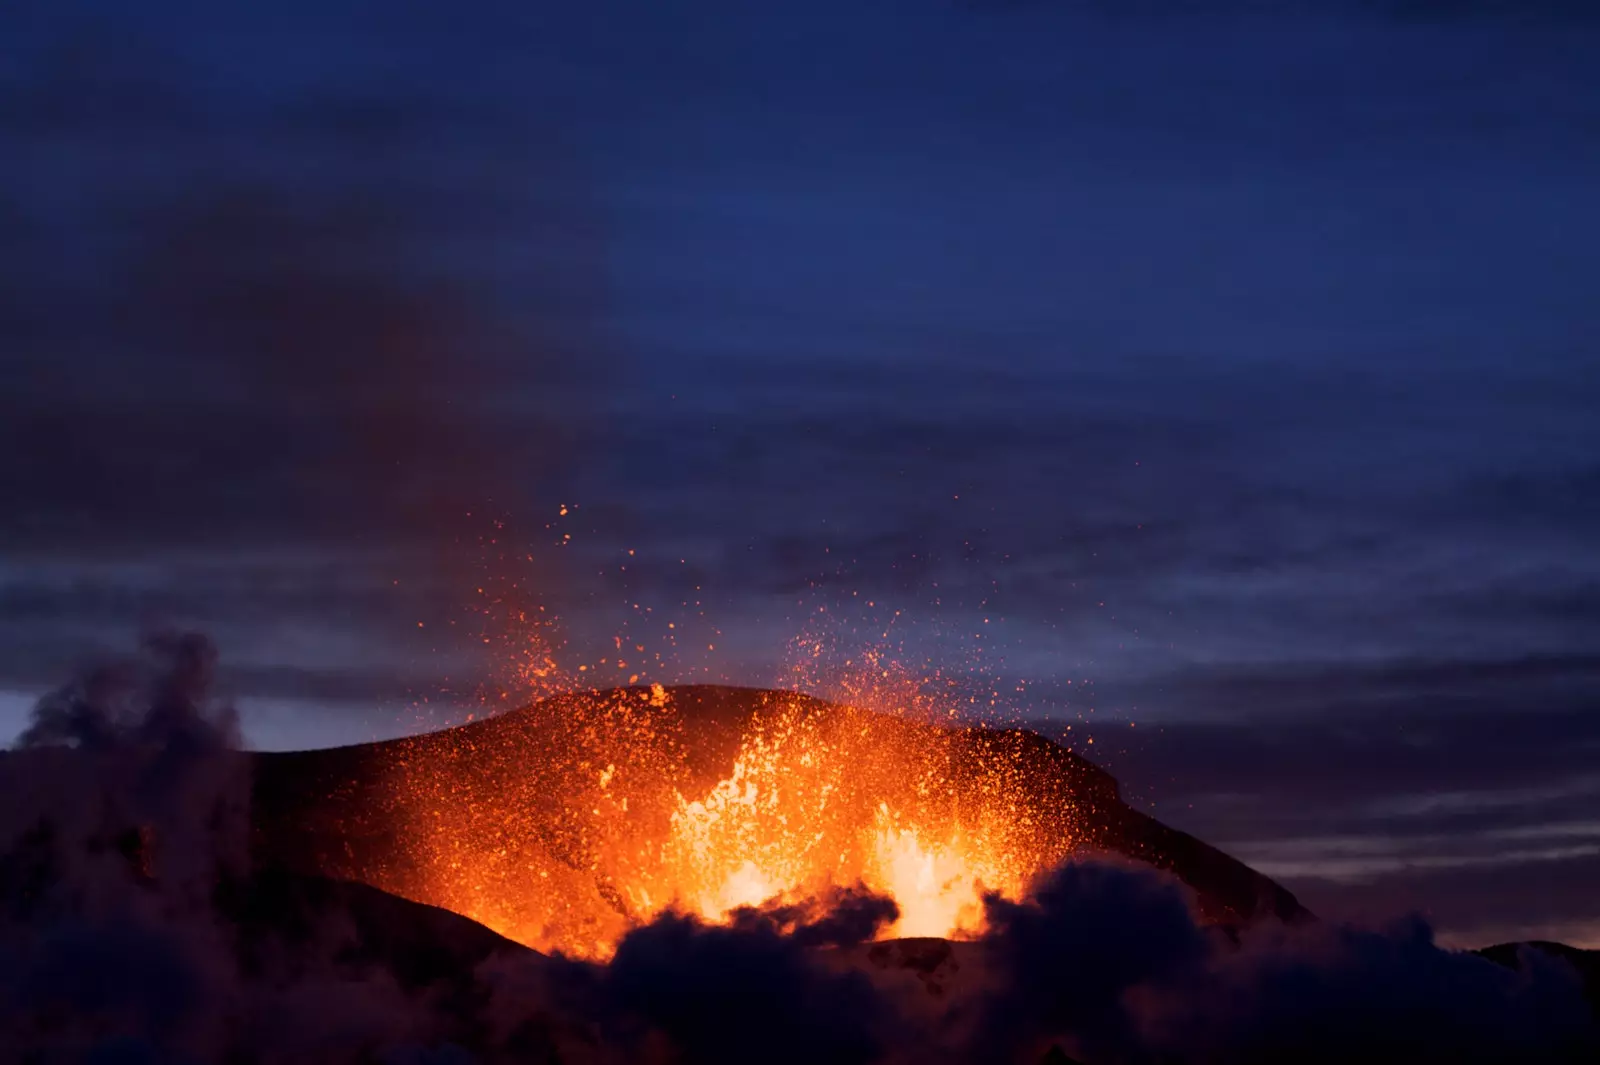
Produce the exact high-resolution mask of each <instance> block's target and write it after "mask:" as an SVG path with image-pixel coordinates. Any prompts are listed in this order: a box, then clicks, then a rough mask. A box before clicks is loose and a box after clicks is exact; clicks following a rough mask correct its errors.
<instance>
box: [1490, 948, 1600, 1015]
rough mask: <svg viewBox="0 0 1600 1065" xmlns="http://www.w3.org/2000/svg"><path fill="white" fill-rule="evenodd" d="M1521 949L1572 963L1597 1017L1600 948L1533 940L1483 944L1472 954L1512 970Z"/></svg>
mask: <svg viewBox="0 0 1600 1065" xmlns="http://www.w3.org/2000/svg"><path fill="white" fill-rule="evenodd" d="M1523 948H1531V949H1532V950H1536V951H1539V952H1540V953H1543V954H1548V955H1550V956H1551V957H1553V958H1560V959H1561V960H1562V961H1564V962H1566V963H1567V964H1568V965H1570V966H1572V968H1573V969H1574V970H1575V971H1576V972H1577V974H1578V975H1579V976H1580V977H1582V978H1583V990H1584V996H1585V997H1586V998H1587V999H1588V1000H1589V1008H1590V1009H1592V1010H1594V1011H1595V1016H1597V1017H1600V950H1583V949H1581V948H1579V947H1569V946H1567V945H1566V944H1565V943H1552V942H1550V941H1549V940H1545V939H1536V940H1533V941H1531V942H1528V943H1496V944H1495V945H1494V946H1492V947H1484V948H1483V949H1482V950H1478V951H1474V952H1473V953H1475V954H1481V955H1483V956H1484V957H1485V958H1488V959H1489V960H1490V961H1493V962H1498V963H1499V964H1501V965H1504V966H1506V967H1507V968H1508V969H1515V968H1517V967H1518V958H1517V955H1518V953H1519V952H1520V951H1521V950H1522V949H1523Z"/></svg>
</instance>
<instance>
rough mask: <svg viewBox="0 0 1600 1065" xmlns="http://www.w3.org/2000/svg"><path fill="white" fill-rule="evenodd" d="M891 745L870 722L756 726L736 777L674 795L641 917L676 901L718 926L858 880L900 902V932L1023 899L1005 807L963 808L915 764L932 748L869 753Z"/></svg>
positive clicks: (923, 929)
mask: <svg viewBox="0 0 1600 1065" xmlns="http://www.w3.org/2000/svg"><path fill="white" fill-rule="evenodd" d="M882 740H883V737H880V736H877V735H875V733H874V730H873V729H872V728H870V727H869V726H868V725H867V723H866V722H858V723H856V726H855V727H850V728H839V729H834V730H832V734H831V735H829V734H827V733H825V732H824V729H823V727H822V723H821V722H820V721H819V720H818V719H817V718H816V717H814V716H813V717H808V716H806V715H805V714H803V713H802V712H801V711H800V710H799V709H798V708H790V709H788V710H787V711H785V712H783V713H781V714H780V716H779V718H778V720H777V722H776V723H775V724H774V725H772V726H768V727H757V728H756V729H755V730H754V731H753V732H752V733H751V734H749V735H747V736H746V737H745V739H744V742H743V744H742V745H741V748H740V751H739V754H738V756H737V758H736V759H735V761H734V766H733V772H732V773H731V774H730V775H729V776H728V777H726V778H724V779H723V780H721V781H719V782H718V783H717V784H716V785H715V786H714V787H713V788H712V789H711V790H710V791H709V792H708V793H707V794H706V795H705V796H703V797H702V798H698V799H694V800H692V801H690V800H686V799H684V798H683V796H681V795H680V796H678V797H677V809H676V810H675V811H674V813H673V814H672V817H671V822H670V835H669V837H668V840H667V842H666V844H665V845H664V846H663V848H662V852H661V855H662V860H661V864H660V867H659V869H658V870H656V871H655V876H654V878H653V885H652V886H653V890H651V889H647V890H642V891H640V892H639V893H637V894H635V895H633V896H632V897H633V899H634V901H635V902H636V904H637V906H638V908H639V910H640V912H641V913H644V914H647V915H648V914H652V913H654V912H657V911H658V910H659V909H660V908H661V905H662V904H663V903H668V902H677V903H679V904H682V905H685V906H687V907H688V908H689V909H691V910H692V911H694V912H697V913H698V914H700V915H701V916H703V917H705V918H706V919H708V920H712V921H719V920H724V919H726V918H727V917H728V915H729V914H730V913H731V912H732V911H733V910H735V909H738V908H739V907H742V906H755V905H759V904H761V903H765V902H768V901H770V900H773V899H779V900H783V901H798V900H799V899H802V898H806V897H811V896H816V895H820V894H822V893H824V892H826V891H827V890H828V889H829V888H834V887H847V886H850V885H852V884H860V885H863V886H865V887H866V888H868V889H869V890H871V891H873V892H875V893H878V894H884V895H889V896H891V897H892V898H894V900H895V902H896V904H897V905H898V906H899V907H900V911H901V916H900V920H899V921H898V923H897V924H896V925H895V926H894V928H893V930H892V931H893V933H894V934H896V935H903V936H953V935H957V934H960V933H963V932H968V931H973V930H975V928H976V925H977V922H978V919H979V917H980V916H981V912H982V907H981V899H982V895H983V893H984V891H985V890H990V891H1002V892H1010V893H1015V892H1016V891H1018V890H1019V889H1020V888H1021V887H1022V882H1023V880H1024V879H1025V876H1024V871H1023V870H1021V869H1019V868H1018V863H1016V862H1015V861H1014V860H1012V859H1011V857H1010V855H1009V852H1008V851H1007V850H1006V849H1005V847H1004V846H1003V844H1004V841H1005V837H1006V835H1007V832H1006V829H1005V827H1004V822H1003V821H1002V820H1000V819H999V818H998V817H994V816H992V815H994V814H996V813H1000V812H1001V811H996V810H992V809H986V808H985V806H984V805H983V804H978V805H976V806H973V807H971V808H969V809H965V810H963V809H961V808H960V807H959V806H958V805H957V804H956V803H955V802H954V797H955V796H954V790H953V789H952V788H950V787H949V786H948V785H949V782H948V780H947V779H945V778H946V776H947V774H940V773H938V772H937V771H936V770H937V768H938V767H937V766H935V765H932V764H930V763H929V761H928V760H927V759H926V758H918V757H917V755H918V754H919V753H923V754H925V753H927V752H917V751H915V750H892V751H887V752H885V751H869V750H865V749H863V748H865V747H866V746H867V745H868V744H871V743H881V742H882ZM885 754H887V755H888V756H889V757H887V758H885V757H884V755H885ZM873 755H876V757H875V758H874V757H873ZM941 792H943V794H940V793H941ZM874 796H881V797H880V798H879V799H878V801H877V802H876V803H875V804H874V803H873V802H872V798H873V797H874ZM891 800H893V803H894V805H891Z"/></svg>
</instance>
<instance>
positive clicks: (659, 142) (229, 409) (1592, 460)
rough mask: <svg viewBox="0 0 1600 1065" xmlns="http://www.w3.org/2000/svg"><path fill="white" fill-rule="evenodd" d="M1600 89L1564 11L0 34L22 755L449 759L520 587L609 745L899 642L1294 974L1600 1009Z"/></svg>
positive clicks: (1303, 6) (262, 12) (14, 724)
mask: <svg viewBox="0 0 1600 1065" xmlns="http://www.w3.org/2000/svg"><path fill="white" fill-rule="evenodd" d="M1592 11H1593V13H1591V12H1592ZM1596 55H1600V11H1595V10H1594V9H1593V8H1592V5H1590V4H1587V3H1580V2H1578V0H1571V2H1558V0H1522V2H1512V0H1505V2H1503V3H1495V2H1490V0H1481V2H1472V0H1460V2H1451V0H1299V2H1294V0H1286V2H1283V3H1266V2H1262V3H1247V2H1245V0H1239V2H1236V3H1230V2H1226V0H1218V2H1213V3H1205V2H1196V3H1182V2H1179V0H1134V2H1124V3H1111V2H1110V0H1106V2H1104V3H1076V4H1074V3H1069V2H1058V3H1052V2H1049V0H1035V2H1024V0H1009V2H1002V0H987V2H981V0H968V2H965V3H962V2H957V0H849V2H846V0H811V2H808V3H805V4H782V5H779V4H770V3H749V2H744V0H682V2H678V3H662V2H659V0H583V2H581V3H568V4H553V3H542V2H520V3H511V2H506V3H492V4H491V3H467V4H453V5H440V4H423V3H401V2H396V3H389V4H384V5H359V4H355V3H350V2H344V0H339V2H329V0H319V2H316V3H312V2H308V0H280V2H278V3H274V4H270V5H269V4H253V5H245V4H227V3H211V4H187V3H178V2H175V0H144V2H142V3H140V4H137V5H134V4H127V3H123V2H111V0H106V2H100V3H90V2H75V0H52V2H50V3H38V4H32V5H28V4H23V5H20V6H15V5H13V6H8V8H7V10H6V11H5V12H4V13H0V160H3V161H4V165H3V166H0V352H3V363H0V499H3V500H4V505H5V511H4V513H5V517H4V520H3V522H0V552H3V553H0V734H5V735H11V734H15V733H16V732H17V731H18V730H20V728H21V727H22V725H23V723H24V721H25V719H26V715H27V712H28V710H29V708H30V707H31V705H32V702H33V700H34V699H35V698H36V697H37V696H38V695H39V694H40V693H41V692H43V691H45V690H47V689H49V688H51V687H53V686H54V685H56V684H58V683H59V682H61V681H62V680H63V679H64V678H65V677H66V676H67V675H69V674H70V672H71V670H72V669H74V668H75V667H77V666H78V665H80V664H82V663H83V662H85V661H91V660H93V659H94V658H95V657H97V656H99V655H104V654H110V653H116V652H120V651H122V650H124V649H126V648H128V647H130V646H132V644H133V642H134V640H135V639H136V637H137V635H138V633H139V632H141V631H144V630H146V629H149V628H151V627H153V626H161V625H183V626H193V627H197V628H200V629H202V630H204V631H206V632H207V633H209V634H210V635H211V636H212V637H213V638H214V639H215V640H216V642H217V644H218V646H219V647H220V649H221V654H222V658H223V662H224V665H225V671H224V677H225V680H226V681H227V684H228V687H229V690H230V692H231V693H232V695H233V697H234V698H235V699H236V700H237V702H238V705H239V709H240V712H241V715H242V718H243V724H244V729H245V732H246V736H247V738H248V739H249V740H250V741H251V742H252V743H253V744H254V745H256V746H259V747H266V748H293V747H304V746H316V745H328V744H334V743H341V742H354V741H359V740H365V739H370V738H373V737H377V736H387V735H393V734H396V733H399V732H402V731H407V730H410V729H414V728H416V727H419V724H422V723H429V722H431V723H443V722H444V721H449V720H458V719H460V717H461V716H463V715H464V714H465V713H466V712H468V711H469V710H470V709H472V707H473V703H472V699H473V697H474V695H475V693H476V692H477V688H478V686H479V685H486V684H487V685H493V684H509V685H511V687H512V689H513V692H512V694H518V693H517V691H516V689H515V684H514V683H513V678H511V676H510V674H509V673H508V666H507V663H506V660H505V656H504V653H503V650H502V648H503V646H504V644H503V642H500V641H496V642H495V643H494V644H493V645H492V646H491V648H489V649H487V650H486V649H485V648H484V647H483V646H482V644H481V637H479V636H478V635H476V634H477V633H478V632H480V631H481V630H482V627H483V626H482V618H481V614H480V613H479V611H480V610H481V605H482V603H483V602H484V599H485V596H480V595H479V593H478V588H480V587H484V586H486V585H487V586H488V587H489V588H490V592H489V593H487V595H488V596H489V597H492V596H493V594H494V591H495V589H503V588H505V587H507V586H509V583H510V582H512V581H515V582H516V583H518V584H519V585H520V586H521V587H522V588H524V589H536V590H537V593H538V597H539V598H538V601H539V602H541V603H544V604H546V605H547V607H548V610H549V612H550V613H552V614H555V615H559V617H560V619H561V624H560V633H561V634H562V638H564V639H565V641H566V643H565V645H564V646H562V647H560V648H559V657H560V659H561V661H562V663H563V665H564V666H565V667H566V668H567V669H569V670H574V671H575V670H576V668H577V666H578V665H579V664H589V665H590V668H591V669H592V670H593V671H592V672H589V671H588V670H586V671H585V673H584V674H583V676H584V678H585V680H584V682H585V683H588V682H589V678H598V679H596V680H594V681H593V682H594V683H597V684H602V683H603V684H612V683H618V682H625V681H626V680H627V679H628V676H631V675H634V674H635V673H640V674H641V675H643V676H645V677H646V678H647V679H649V680H659V681H664V682H668V683H671V682H676V681H686V680H708V679H709V680H718V681H727V682H732V683H743V684H762V685H766V684H784V683H790V682H791V679H792V677H793V656H794V651H793V649H792V641H793V640H794V639H795V638H796V637H797V636H799V635H802V634H804V633H813V634H814V633H816V632H819V631H822V632H825V633H827V634H829V635H830V637H831V638H834V639H835V640H836V645H837V647H839V648H840V651H839V653H840V654H841V655H845V656H848V655H849V654H850V653H851V652H850V650H849V648H851V647H856V646H861V645H864V644H862V643H861V641H865V640H866V634H873V635H876V634H877V633H878V632H879V631H886V630H885V629H884V627H885V626H890V628H892V637H891V642H892V644H893V647H894V653H895V655H896V656H898V657H900V658H901V659H903V660H904V661H906V662H907V663H909V664H910V665H912V666H913V667H915V668H918V669H934V668H937V669H939V670H941V671H942V672H943V674H944V675H945V676H949V677H954V678H958V680H959V682H958V685H957V687H956V688H954V689H952V690H953V691H956V692H959V693H962V696H961V697H962V698H963V699H966V698H974V699H977V706H978V707H979V709H980V710H981V712H982V713H984V714H999V715H1001V716H1008V717H1010V718H1017V717H1022V718H1027V719H1031V720H1042V721H1044V722H1047V723H1048V727H1050V728H1054V729H1064V727H1065V726H1066V725H1067V724H1072V725H1073V731H1072V733H1071V734H1070V735H1071V739H1072V740H1073V742H1074V743H1075V744H1079V742H1080V741H1087V739H1089V738H1091V737H1092V738H1093V739H1094V741H1095V743H1094V745H1093V746H1092V747H1090V746H1088V745H1087V743H1086V742H1084V743H1082V744H1080V745H1079V747H1078V749H1080V750H1082V751H1084V752H1085V753H1087V754H1089V755H1090V757H1092V758H1094V759H1095V760H1097V761H1100V762H1102V763H1103V764H1105V765H1106V766H1107V767H1108V768H1110V769H1111V770H1112V771H1113V772H1114V773H1116V774H1117V775H1118V777H1119V778H1120V779H1121V780H1122V782H1123V786H1124V790H1125V793H1126V794H1127V795H1128V797H1129V798H1130V800H1131V801H1133V802H1134V803H1135V804H1136V805H1140V806H1147V804H1153V808H1152V809H1151V812H1153V813H1154V814H1155V815H1156V816H1158V817H1160V818H1162V819H1164V820H1166V821H1168V822H1170V823H1172V824H1174V825H1176V826H1178V827H1181V828H1184V829H1187V830H1189V831H1192V832H1194V833H1196V834H1197V835H1200V836H1201V837H1202V838H1204V839H1206V840H1208V841H1209V842H1212V843H1215V844H1217V845H1219V846H1222V847H1223V848H1225V849H1228V850H1229V851H1231V852H1232V853H1234V854H1236V855H1237V856H1239V857H1240V858H1242V859H1244V860H1246V861H1248V862H1250V863H1252V864H1253V865H1255V866H1256V867H1257V868H1259V869H1261V870H1262V871H1263V872H1266V873H1268V874H1270V875H1273V876H1275V877H1277V878H1279V879H1281V880H1282V881H1283V882H1284V883H1285V884H1286V885H1287V886H1289V887H1290V888H1291V889H1292V890H1295V891H1296V892H1297V893H1298V894H1299V895H1300V897H1301V898H1302V899H1303V900H1304V901H1305V902H1306V903H1307V904H1308V905H1309V906H1311V907H1312V908H1313V909H1314V910H1316V911H1318V912H1319V913H1324V914H1327V915H1330V916H1341V917H1345V916H1347V917H1353V918H1357V919H1362V920H1379V919H1383V918H1386V917H1389V916H1392V915H1395V914H1398V913H1400V912H1403V911H1405V910H1407V909H1412V908H1420V909H1423V910H1424V911H1425V912H1427V913H1428V914H1429V916H1430V917H1431V918H1432V919H1433V920H1434V921H1435V922H1436V923H1437V925H1438V927H1439V929H1440V931H1441V934H1442V935H1443V937H1444V938H1445V939H1446V940H1447V941H1459V942H1467V943H1473V944H1477V943H1482V942H1488V941H1491V940H1504V939H1510V938H1527V937H1530V936H1545V937H1549V938H1561V939H1565V940H1566V941H1568V942H1572V943H1578V944H1587V945H1590V946H1600V894H1597V893H1596V891H1595V890H1594V889H1595V885H1596V884H1600V349H1597V340H1600V300H1597V299H1596V281H1597V278H1600V63H1596V62H1595V56H1596ZM563 507H565V508H566V509H567V513H566V514H564V515H563V514H562V513H561V511H562V508H563ZM497 523H498V524H497ZM569 537H570V539H569ZM490 540H493V541H494V542H493V543H490V542H489V541H490ZM630 551H631V552H632V554H630ZM507 557H514V558H515V560H516V561H515V563H514V564H513V563H512V562H508V561H507ZM530 601H531V600H530ZM897 611H898V612H899V614H898V617H897V616H896V612H897ZM669 624H670V625H671V626H672V628H670V629H669V628H668V627H667V626H668V625H669ZM618 635H621V637H622V638H623V639H625V641H626V644H627V645H628V646H634V645H635V643H636V641H637V645H638V646H645V647H647V648H648V650H647V651H646V652H645V656H646V657H645V659H644V661H643V663H642V664H641V663H638V662H635V663H633V664H630V665H628V666H626V667H622V668H617V667H616V666H615V663H614V662H610V664H608V665H606V666H605V667H604V668H603V669H602V668H598V667H597V664H598V663H600V662H601V661H602V660H608V661H609V660H610V659H614V658H616V657H617V655H618V654H619V653H622V652H626V650H627V648H626V647H624V646H623V645H622V644H621V643H619V642H618V641H617V640H614V639H613V637H614V636H618ZM658 653H659V654H662V656H663V657H662V659H661V660H660V661H659V662H658V661H656V660H655V658H654V655H656V654H658ZM625 674H626V675H625ZM575 675H576V674H575ZM990 693H998V695H997V696H996V695H991V694H990ZM991 699H993V700H994V701H996V702H997V704H998V705H997V708H996V709H995V710H994V711H990V710H989V708H988V703H989V701H990V700H991ZM964 705H966V704H965V703H964ZM971 712H973V713H974V714H977V713H978V712H979V711H971Z"/></svg>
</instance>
